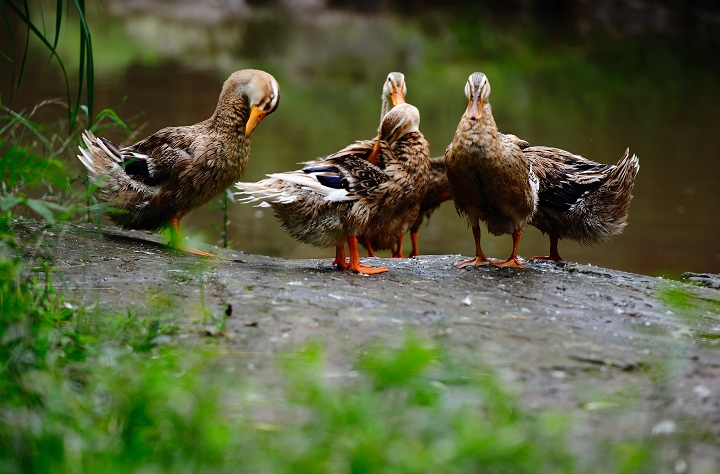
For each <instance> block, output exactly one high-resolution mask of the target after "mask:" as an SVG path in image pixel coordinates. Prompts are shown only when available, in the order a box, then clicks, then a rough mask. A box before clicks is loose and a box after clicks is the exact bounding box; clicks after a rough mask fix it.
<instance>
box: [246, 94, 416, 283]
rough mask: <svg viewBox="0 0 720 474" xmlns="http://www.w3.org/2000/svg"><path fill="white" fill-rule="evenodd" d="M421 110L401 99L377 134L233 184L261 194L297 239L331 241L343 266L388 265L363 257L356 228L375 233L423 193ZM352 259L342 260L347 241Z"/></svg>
mask: <svg viewBox="0 0 720 474" xmlns="http://www.w3.org/2000/svg"><path fill="white" fill-rule="evenodd" d="M419 124H420V113H419V112H418V110H417V108H415V107H414V106H412V105H410V104H400V105H398V106H396V107H395V108H393V109H392V110H391V111H390V112H388V114H387V115H386V116H385V118H384V119H383V122H382V127H381V129H380V134H379V138H380V139H377V140H375V141H361V142H356V143H355V144H353V145H350V146H348V147H346V148H344V149H343V150H340V151H339V152H337V153H334V154H332V155H329V156H326V157H324V158H320V159H317V160H315V161H310V162H307V163H305V167H304V168H303V169H301V170H298V171H291V172H286V173H276V174H271V175H269V176H270V177H269V178H268V179H264V180H262V181H259V182H257V183H237V184H236V187H237V188H238V189H239V190H240V191H241V193H242V194H246V195H248V197H247V198H245V199H244V200H243V201H244V202H257V201H260V204H259V205H260V206H263V207H272V208H273V211H274V213H275V216H276V217H277V218H278V219H279V220H280V221H281V222H282V225H283V227H285V228H286V229H287V230H288V232H289V233H290V235H291V236H292V237H294V238H295V239H297V240H299V241H301V242H305V243H307V244H310V245H313V246H316V247H321V248H325V247H335V260H334V261H333V264H336V265H337V266H338V267H339V268H340V269H343V270H350V271H353V272H356V273H365V274H375V273H381V272H386V271H387V268H386V267H380V268H373V267H371V266H369V265H364V264H361V263H360V257H359V255H358V241H357V236H359V235H364V234H365V235H373V234H375V233H377V232H378V231H379V230H381V229H383V228H385V227H386V226H387V225H388V223H390V222H391V221H393V220H394V219H396V218H397V217H398V216H400V215H402V214H404V213H407V212H408V211H409V210H411V209H412V208H413V207H414V206H416V205H417V203H418V202H419V201H420V199H422V196H423V195H424V193H425V188H426V186H427V180H426V177H427V175H428V169H427V168H428V167H429V151H428V146H427V142H426V141H425V138H424V137H423V135H422V133H420V131H419V128H418V126H419ZM346 241H347V243H348V248H349V253H350V259H349V261H346V259H345V247H344V245H345V242H346Z"/></svg>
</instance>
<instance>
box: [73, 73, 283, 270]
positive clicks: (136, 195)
mask: <svg viewBox="0 0 720 474" xmlns="http://www.w3.org/2000/svg"><path fill="white" fill-rule="evenodd" d="M279 102H280V88H279V86H278V83H277V81H276V80H275V78H273V77H272V76H271V75H270V74H268V73H267V72H264V71H259V70H255V69H244V70H240V71H237V72H235V73H233V74H232V75H231V76H230V77H229V78H228V79H227V81H225V83H224V85H223V88H222V92H221V93H220V98H219V100H218V104H217V108H216V109H215V112H214V113H213V115H212V116H211V117H210V118H209V119H207V120H204V121H202V122H200V123H197V124H195V125H190V126H185V127H168V128H163V129H162V130H159V131H158V132H156V133H154V134H152V135H150V136H149V137H147V138H145V139H144V140H141V141H139V142H137V143H135V144H134V145H130V146H127V147H122V148H121V147H119V146H117V145H115V144H114V143H112V142H111V141H110V140H107V139H105V138H102V137H96V136H95V135H94V134H93V133H92V132H90V131H89V130H88V131H85V133H84V134H83V141H84V142H85V145H86V146H87V148H82V147H81V148H80V152H81V153H80V154H79V155H78V158H79V159H80V161H82V163H83V164H84V165H85V167H86V168H87V169H88V176H89V178H90V181H91V182H92V183H93V184H94V185H96V186H97V188H98V192H99V196H100V198H101V199H102V200H103V201H106V202H111V203H113V205H114V207H115V208H117V209H118V210H119V212H115V213H112V214H111V215H110V218H111V219H112V220H113V221H114V222H115V223H116V224H117V225H119V226H120V227H123V228H126V229H145V230H158V229H160V228H161V227H165V226H167V227H169V228H170V232H171V239H170V245H171V246H172V247H174V248H177V249H180V250H184V251H186V252H190V253H194V254H196V255H202V256H207V257H209V256H211V255H210V254H208V253H206V252H202V251H200V250H195V249H191V248H188V247H186V246H184V245H182V234H181V232H180V224H179V223H180V219H182V217H183V216H185V215H186V214H187V213H188V212H190V211H192V210H193V209H195V208H197V207H199V206H202V205H203V204H206V203H207V202H209V201H210V200H212V199H213V198H215V197H216V196H218V195H219V194H221V193H222V192H223V191H224V190H225V189H227V188H228V187H229V186H230V185H231V184H233V183H234V182H235V181H237V180H238V179H240V177H241V176H242V175H243V174H244V173H245V169H246V168H247V164H248V161H249V159H250V143H251V138H252V132H253V130H254V129H255V127H256V126H257V124H258V123H260V121H261V120H262V119H263V118H264V117H265V116H267V115H268V114H271V113H272V112H274V111H275V109H277V107H278V104H279Z"/></svg>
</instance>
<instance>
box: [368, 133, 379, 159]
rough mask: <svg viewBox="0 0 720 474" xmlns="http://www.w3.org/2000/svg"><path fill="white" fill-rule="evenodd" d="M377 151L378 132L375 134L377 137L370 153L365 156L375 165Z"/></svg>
mask: <svg viewBox="0 0 720 474" xmlns="http://www.w3.org/2000/svg"><path fill="white" fill-rule="evenodd" d="M378 153H380V135H379V134H378V136H377V139H376V140H375V145H373V149H372V151H371V152H370V154H369V155H368V157H367V160H368V161H369V162H370V163H372V164H374V165H377V161H378Z"/></svg>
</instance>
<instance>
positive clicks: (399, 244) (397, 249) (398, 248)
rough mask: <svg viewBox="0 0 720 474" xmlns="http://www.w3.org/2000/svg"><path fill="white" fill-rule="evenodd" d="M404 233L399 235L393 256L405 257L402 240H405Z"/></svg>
mask: <svg viewBox="0 0 720 474" xmlns="http://www.w3.org/2000/svg"><path fill="white" fill-rule="evenodd" d="M403 237H404V235H403V234H400V235H398V236H397V243H396V244H395V248H394V249H393V254H392V256H393V258H403V253H402V242H403Z"/></svg>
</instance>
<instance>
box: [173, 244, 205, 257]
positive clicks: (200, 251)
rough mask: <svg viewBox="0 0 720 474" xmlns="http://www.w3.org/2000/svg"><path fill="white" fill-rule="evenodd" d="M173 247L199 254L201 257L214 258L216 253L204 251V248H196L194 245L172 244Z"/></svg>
mask: <svg viewBox="0 0 720 474" xmlns="http://www.w3.org/2000/svg"><path fill="white" fill-rule="evenodd" d="M171 248H174V249H175V250H180V251H181V252H186V253H190V254H193V255H198V256H200V257H208V258H214V255H213V254H211V253H207V252H203V251H202V250H198V249H194V248H192V247H187V246H185V245H173V246H171Z"/></svg>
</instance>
